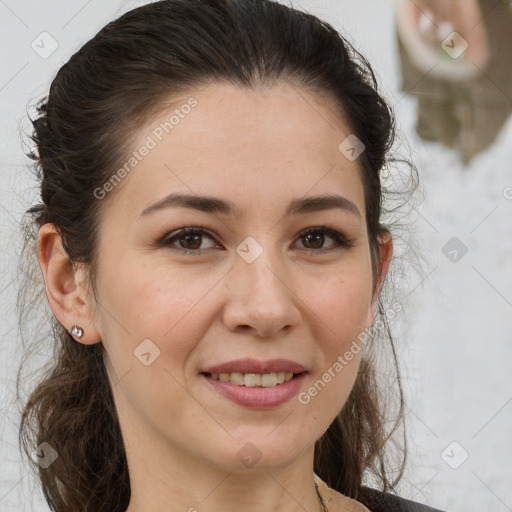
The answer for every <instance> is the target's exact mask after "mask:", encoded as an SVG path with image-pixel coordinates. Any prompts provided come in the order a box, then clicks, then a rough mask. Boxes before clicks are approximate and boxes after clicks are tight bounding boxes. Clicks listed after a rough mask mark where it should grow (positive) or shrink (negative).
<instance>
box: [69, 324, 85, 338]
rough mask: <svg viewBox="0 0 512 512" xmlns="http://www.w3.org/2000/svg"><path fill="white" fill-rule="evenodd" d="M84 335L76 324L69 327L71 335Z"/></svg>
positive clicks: (79, 336) (78, 336)
mask: <svg viewBox="0 0 512 512" xmlns="http://www.w3.org/2000/svg"><path fill="white" fill-rule="evenodd" d="M83 335H84V330H83V329H82V328H81V327H78V325H73V327H71V336H76V337H77V338H81V337H82V336H83Z"/></svg>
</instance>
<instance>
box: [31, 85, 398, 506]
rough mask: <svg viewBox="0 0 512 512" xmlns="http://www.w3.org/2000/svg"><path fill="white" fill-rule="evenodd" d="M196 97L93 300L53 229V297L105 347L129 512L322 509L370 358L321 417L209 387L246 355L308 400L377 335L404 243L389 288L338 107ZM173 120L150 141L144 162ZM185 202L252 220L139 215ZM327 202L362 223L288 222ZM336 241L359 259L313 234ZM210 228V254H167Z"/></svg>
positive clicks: (43, 240)
mask: <svg viewBox="0 0 512 512" xmlns="http://www.w3.org/2000/svg"><path fill="white" fill-rule="evenodd" d="M190 96H193V97H194V98H195V99H196V100H197V106H195V108H193V109H192V110H191V112H190V113H189V114H187V115H186V116H185V117H183V118H182V119H180V122H179V124H178V125H176V126H175V127H174V129H173V130H172V132H169V133H168V134H165V136H164V137H163V138H162V140H161V141H159V142H158V144H157V145H156V147H154V148H153V149H151V151H149V153H148V154H147V156H145V157H144V158H143V159H142V160H141V161H140V163H138V165H137V166H136V167H135V168H134V169H133V170H132V171H131V172H130V174H129V175H128V176H126V177H125V178H124V179H123V181H122V183H120V184H119V185H118V186H117V187H116V188H115V190H113V191H112V192H109V195H107V197H106V198H105V199H104V200H103V201H105V203H102V204H101V206H102V207H103V208H102V211H101V230H100V234H99V245H98V247H97V251H98V252H97V255H98V266H97V280H96V283H97V295H96V297H95V298H93V295H92V294H91V292H90V291H89V290H88V286H87V280H86V277H87V274H86V272H87V269H85V268H83V267H82V266H80V265H78V266H75V267H72V266H71V264H70V262H69V260H67V258H66V256H65V253H64V251H63V250H62V245H61V241H60V237H59V236H58V234H56V232H55V230H54V228H53V226H52V225H49V224H47V225H45V226H43V227H42V228H41V230H40V235H39V260H40V264H41V268H42V270H43V274H44V277H45V282H46V289H47V294H48V299H49V301H50V305H51V307H52V309H53V311H54V313H55V315H56V316H57V318H58V319H59V321H60V322H61V323H62V325H64V326H65V327H66V329H68V330H71V326H72V325H74V324H77V325H80V326H81V327H83V328H84V331H85V334H84V336H83V338H82V339H81V340H80V341H81V342H82V343H88V344H93V343H99V342H101V343H102V345H103V347H104V351H105V353H104V355H105V360H106V365H107V370H108V373H109V377H110V379H111V382H112V385H113V392H114V398H115V402H116V406H117V409H118V413H119V417H120V422H121V429H122V433H123V438H124V441H125V445H126V451H127V457H128V463H129V470H130V482H131V489H132V499H131V503H130V507H129V508H128V511H129V512H141V511H145V510H151V511H153V512H159V511H164V510H165V511H167V512H168V511H187V510H194V509H196V510H197V511H199V512H202V511H208V512H216V511H221V510H222V511H223V512H226V511H235V510H237V511H238V510H240V509H241V508H242V509H243V510H244V511H246V512H247V511H250V512H252V511H254V512H256V511H259V512H261V511H273V510H280V511H290V512H291V511H298V510H304V509H305V510H308V511H317V510H319V504H318V500H317V497H316V493H315V489H314V485H313V454H314V443H315V441H316V440H317V439H319V438H320V437H321V435H322V434H323V432H324V431H325V430H326V429H327V428H328V426H329V424H330V423H331V422H332V420H333V419H334V417H335V416H336V414H337V413H338V412H339V411H340V409H341V407H342V406H343V404H344V403H345V401H346V399H347V397H348V395H349V393H350V390H351V388H352V386H353V383H354V381H355V378H356V375H357V369H358V366H359V362H360V353H358V354H355V355H354V357H353V359H352V360H351V361H350V362H349V363H348V364H347V365H346V366H344V367H343V369H342V370H341V371H339V372H338V373H336V376H335V378H334V379H332V380H331V382H330V383H328V384H327V385H326V386H325V387H324V389H322V391H320V392H319V393H318V394H317V396H315V397H312V398H311V400H310V401H309V403H307V404H302V403H300V402H299V401H298V399H297V397H294V398H292V399H291V400H289V401H288V402H286V403H284V404H282V405H279V406H277V407H274V408H272V409H266V410H255V409H250V408H247V407H243V406H240V405H237V404H235V403H233V402H231V401H230V400H228V399H227V398H225V397H223V396H221V395H220V394H219V393H218V392H217V391H215V390H213V389H212V388H211V386H210V385H209V383H208V382H206V381H205V379H204V377H203V376H201V375H200V372H201V371H202V370H203V369H205V368H206V367H207V366H211V365H214V364H218V363H222V362H227V361H231V360H233V359H238V358H243V357H252V358H255V359H261V360H266V359H273V358H285V359H290V360H292V361H296V362H298V363H300V364H302V365H303V366H304V367H305V368H306V370H307V371H308V374H307V376H306V380H305V382H304V383H303V386H302V388H301V391H303V390H306V389H307V388H309V387H310V386H311V385H312V384H313V383H314V382H315V381H317V380H318V379H319V378H321V376H322V374H323V373H324V372H325V371H326V370H327V369H328V368H330V367H332V366H333V364H334V363H335V361H336V360H337V357H338V356H342V355H343V354H344V353H345V352H346V351H347V350H348V349H349V348H350V346H351V344H352V342H353V341H354V340H357V336H358V334H360V333H361V332H362V331H364V329H365V328H369V327H370V326H371V324H372V323H373V320H374V315H375V307H376V299H377V295H378V292H379V290H380V285H381V284H382V278H383V277H384V275H385V273H386V272H387V268H388V264H389V260H390V258H391V255H392V242H391V239H390V238H389V237H387V238H383V239H382V245H381V247H382V249H381V258H382V263H383V264H382V267H381V269H382V270H381V274H380V277H381V279H380V281H379V283H378V286H377V289H375V290H374V289H373V288H372V277H373V275H372V267H371V261H370V249H369V243H368V238H367V232H366V221H365V204H364V195H363V186H362V182H361V178H360V168H359V165H360V164H359V162H358V160H357V159H356V160H354V161H350V160H349V159H347V158H346V157H345V156H344V155H343V154H342V153H341V152H340V151H339V149H338V146H339V145H340V143H341V142H342V141H344V140H345V138H346V137H347V135H349V134H350V131H349V129H348V128H347V126H346V125H345V123H344V122H343V121H342V119H341V118H340V117H339V115H338V114H337V110H336V107H335V105H334V103H333V102H332V100H330V99H328V98H326V97H324V96H319V95H313V94H311V93H307V92H305V91H303V90H300V91H299V90H297V89H296V88H294V87H291V86H289V85H285V84H280V85H274V86H273V87H271V88H262V89H256V90H245V89H240V88H239V87H236V86H233V85H230V84H220V83H218V84H212V85H210V86H208V87H207V88H206V89H203V90H200V91H195V92H191V94H190ZM190 96H184V97H183V99H181V98H179V99H178V101H177V102H175V105H180V104H181V105H183V104H185V103H186V102H187V99H188V98H189V97H190ZM175 105H174V106H173V108H176V106H175ZM170 113H172V111H165V112H163V111H162V112H161V113H159V115H158V116H157V117H155V118H153V119H151V121H150V122H149V123H148V124H147V125H146V126H144V127H142V128H141V129H140V133H139V134H137V140H136V141H135V143H134V149H136V148H139V147H140V146H141V145H142V144H143V143H144V141H145V140H147V137H148V135H151V133H152V131H153V130H154V129H155V127H157V126H159V124H160V123H161V122H163V121H165V120H168V119H169V115H170ZM171 192H182V193H189V194H204V195H209V196H214V197H218V198H222V199H225V200H230V201H233V202H234V203H236V206H237V207H238V208H239V209H240V214H239V215H238V216H228V215H224V214H219V213H216V214H212V213H205V212H200V211H197V210H192V209H185V208H167V209H162V210H158V211H153V212H151V213H149V214H147V215H140V214H141V212H142V211H143V210H144V209H146V208H148V207H149V206H150V205H152V204H154V203H156V202H158V201H159V200H161V199H162V198H164V197H165V196H167V195H168V194H170V193H171ZM322 194H337V195H341V196H344V197H346V198H347V199H349V200H350V201H352V202H353V203H354V204H355V205H356V206H357V209H358V210H359V212H360V214H361V218H358V217H357V216H356V215H354V214H352V213H349V212H347V211H344V210H341V209H332V210H326V211H322V212H310V213H306V214H297V215H293V216H286V215H285V213H286V209H287V207H288V204H289V203H290V201H292V200H295V199H299V198H303V197H310V196H313V195H315V196H316V195H322ZM322 225H327V226H328V227H330V228H331V229H334V230H336V231H338V232H340V233H341V234H343V235H344V236H345V237H347V238H348V239H350V240H352V243H353V247H351V248H345V247H338V246H337V244H336V240H335V239H333V238H331V236H330V235H329V234H328V233H325V232H320V233H318V232H317V233H316V238H315V234H313V236H312V237H311V236H310V237H309V238H308V237H307V236H306V237H305V236H300V233H301V231H302V230H304V229H306V228H310V227H318V226H322ZM197 226H202V227H204V228H205V229H206V230H207V231H208V233H209V234H210V235H211V236H212V239H210V238H209V237H208V236H203V237H202V238H198V239H197V238H192V239H186V238H185V239H184V238H183V236H182V237H181V238H178V239H175V240H174V242H173V243H172V245H171V243H169V244H168V245H167V246H163V245H159V244H158V241H159V240H161V239H162V238H164V236H165V235H168V234H169V233H173V232H175V231H177V230H179V229H181V228H182V227H197ZM322 234H323V239H322ZM248 236H251V237H253V238H254V239H255V240H256V241H257V243H258V244H259V246H261V248H262V249H263V252H262V253H261V254H260V256H259V257H258V258H257V259H256V260H255V261H253V262H252V263H248V262H247V261H245V260H244V259H243V258H241V257H240V256H239V255H238V253H237V252H236V249H237V247H238V246H239V245H240V244H241V242H242V241H244V239H245V238H246V237H248ZM187 242H188V245H187ZM172 247H174V248H175V249H176V250H172ZM197 247H199V248H200V249H201V253H200V254H191V253H192V252H193V249H196V248H197ZM187 248H189V250H188V252H187ZM190 248H192V249H190ZM328 248H332V250H330V251H327V250H326V249H328ZM180 249H181V251H180ZM308 249H310V251H316V252H314V253H308V251H307V250H308ZM144 339H150V340H151V341H152V343H154V344H155V345H156V346H157V347H158V349H159V350H160V354H159V356H158V357H157V358H156V359H155V360H154V361H153V362H152V363H151V364H150V365H148V366H146V365H144V364H142V363H141V361H140V360H139V359H138V358H137V357H135V356H134V350H135V349H136V348H137V346H138V345H139V344H140V343H141V342H142V340H144ZM358 343H359V342H358ZM249 442H250V443H252V444H253V445H254V446H255V447H256V448H257V451H258V453H259V454H261V459H260V460H259V461H258V462H257V463H256V464H255V465H253V466H252V467H250V468H249V467H247V466H245V465H244V464H243V463H242V462H241V461H240V459H239V458H238V456H237V454H238V452H239V450H240V449H242V448H243V447H244V446H245V445H246V443H249ZM336 509H337V510H344V508H342V505H339V506H338V507H337V508H336ZM347 510H349V509H348V508H347Z"/></svg>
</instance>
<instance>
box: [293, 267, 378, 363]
mask: <svg viewBox="0 0 512 512" xmlns="http://www.w3.org/2000/svg"><path fill="white" fill-rule="evenodd" d="M317 277H318V279H316V278H314V276H313V277H311V276H310V277H308V279H307V281H305V280H304V287H303V289H302V290H301V292H300V295H299V296H300V297H301V298H302V300H303V302H304V303H305V304H306V306H307V308H305V309H304V312H305V314H308V315H310V317H311V318H310V325H313V326H315V327H316V328H317V329H318V331H317V332H316V333H315V334H316V339H317V340H323V342H324V348H325V349H326V350H327V353H328V354H330V355H331V356H332V351H340V350H343V349H344V346H345V345H346V344H347V343H348V344H349V345H350V343H351V341H352V340H353V339H356V338H357V336H358V335H359V334H360V333H362V332H364V329H365V324H366V320H367V316H368V312H369V311H370V308H371V297H372V283H371V272H370V271H369V268H367V267H366V266H365V265H351V266H350V267H347V268H338V269H336V270H333V271H332V272H328V273H326V272H323V275H322V277H321V278H320V276H317Z"/></svg>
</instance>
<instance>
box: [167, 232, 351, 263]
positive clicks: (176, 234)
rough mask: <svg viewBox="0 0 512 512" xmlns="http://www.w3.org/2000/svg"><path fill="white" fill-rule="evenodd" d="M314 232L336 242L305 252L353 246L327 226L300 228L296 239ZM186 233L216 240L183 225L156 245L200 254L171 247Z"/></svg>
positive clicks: (320, 252)
mask: <svg viewBox="0 0 512 512" xmlns="http://www.w3.org/2000/svg"><path fill="white" fill-rule="evenodd" d="M316 233H324V234H327V235H328V236H329V237H331V238H333V239H334V240H335V242H336V244H335V246H334V247H331V248H329V249H302V251H304V252H305V253H307V254H314V255H319V254H325V253H327V252H331V251H333V250H340V249H349V248H351V247H353V246H354V243H353V241H352V240H348V239H347V238H346V237H345V236H344V235H342V234H341V233H340V232H338V231H336V230H335V229H332V228H328V227H327V226H316V227H311V228H307V229H304V230H302V231H301V232H300V233H299V234H298V237H297V238H298V239H300V238H303V237H305V236H307V235H311V234H316ZM187 235H203V236H207V237H208V238H210V239H211V240H212V241H214V242H216V241H215V239H214V237H213V236H212V235H210V233H209V232H208V231H207V230H206V229H205V228H204V227H202V226H201V227H199V226H198V227H183V228H181V229H179V230H177V231H173V232H172V233H170V234H168V235H166V236H164V237H163V238H162V239H161V240H160V241H159V242H158V245H160V246H162V247H166V248H168V249H170V250H172V251H180V252H186V253H188V254H189V255H191V256H199V255H200V254H202V253H203V252H204V251H205V250H206V249H196V250H193V249H185V248H183V247H180V248H176V247H171V245H172V244H173V243H174V241H177V240H179V239H180V238H183V237H185V236H187Z"/></svg>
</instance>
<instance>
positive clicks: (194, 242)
mask: <svg viewBox="0 0 512 512" xmlns="http://www.w3.org/2000/svg"><path fill="white" fill-rule="evenodd" d="M203 237H206V238H209V239H210V240H212V241H214V238H213V237H212V236H211V235H210V234H209V233H208V232H207V231H206V230H204V229H202V228H183V229H180V230H178V231H174V232H173V233H171V234H169V235H166V236H165V237H164V238H163V239H162V240H161V241H160V242H159V245H161V246H164V247H169V248H170V249H172V250H177V251H186V252H189V253H191V254H199V253H200V252H201V251H202V250H203V249H205V247H203V248H201V245H202V242H203ZM176 242H178V244H179V246H176ZM206 249H208V247H206Z"/></svg>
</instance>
